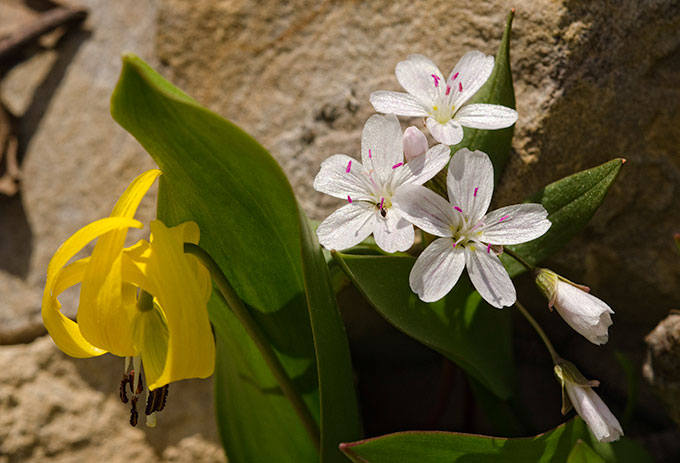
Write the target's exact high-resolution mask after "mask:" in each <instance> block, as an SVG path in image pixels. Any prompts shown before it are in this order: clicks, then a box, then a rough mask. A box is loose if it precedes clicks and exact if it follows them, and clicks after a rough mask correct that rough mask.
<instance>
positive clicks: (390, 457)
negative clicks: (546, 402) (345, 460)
mask: <svg viewBox="0 0 680 463" xmlns="http://www.w3.org/2000/svg"><path fill="white" fill-rule="evenodd" d="M579 441H582V442H585V443H586V444H588V445H589V446H590V447H591V449H590V450H592V449H595V451H596V452H597V455H599V456H600V457H601V459H602V460H603V461H604V462H606V463H633V462H634V461H635V462H639V463H647V462H651V459H650V458H649V455H647V454H646V452H644V450H642V449H641V448H640V447H638V446H636V444H633V443H632V442H631V441H629V440H625V439H622V440H621V441H619V442H616V443H614V444H603V443H600V442H597V441H596V440H595V438H594V437H593V436H592V435H591V434H590V432H589V431H588V429H587V427H586V425H585V423H584V422H583V420H581V419H580V418H575V419H574V420H571V421H569V422H567V423H565V424H562V425H560V426H558V427H557V428H555V429H553V430H551V431H548V432H546V433H544V434H539V435H538V436H534V437H529V438H518V439H506V438H500V437H485V436H479V435H470V434H460V433H452V432H437V431H434V432H422V431H421V432H415V431H410V432H400V433H395V434H388V435H385V436H381V437H376V438H373V439H366V440H363V441H359V442H353V443H349V444H342V445H341V449H342V451H343V452H345V454H346V455H347V456H348V457H349V458H350V459H351V460H352V461H353V462H355V463H395V462H399V463H441V462H447V463H456V462H458V463H463V462H464V463H490V462H493V463H517V462H532V463H564V462H565V461H567V458H568V457H569V454H570V452H572V449H573V448H574V446H575V445H576V443H577V442H579ZM618 447H621V448H622V450H623V451H618V450H615V449H616V448H618ZM581 451H585V450H581ZM602 451H605V452H604V453H602ZM627 451H630V452H631V454H630V455H628V454H626V453H625V452H627ZM631 458H639V459H638V460H633V459H631ZM587 461H590V460H587Z"/></svg>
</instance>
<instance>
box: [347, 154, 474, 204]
mask: <svg viewBox="0 0 680 463" xmlns="http://www.w3.org/2000/svg"><path fill="white" fill-rule="evenodd" d="M350 162H352V161H350ZM347 172H349V170H347ZM477 190H479V188H475V192H474V193H472V196H474V197H475V198H476V197H477Z"/></svg>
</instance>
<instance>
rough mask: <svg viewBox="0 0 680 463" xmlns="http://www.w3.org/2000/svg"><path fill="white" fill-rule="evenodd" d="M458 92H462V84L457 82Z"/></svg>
mask: <svg viewBox="0 0 680 463" xmlns="http://www.w3.org/2000/svg"><path fill="white" fill-rule="evenodd" d="M458 91H459V92H462V91H463V83H462V82H458Z"/></svg>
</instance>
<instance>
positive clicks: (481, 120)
mask: <svg viewBox="0 0 680 463" xmlns="http://www.w3.org/2000/svg"><path fill="white" fill-rule="evenodd" d="M453 118H454V119H455V120H456V121H458V123H459V124H460V125H462V126H463V127H471V128H473V129H492V130H493V129H504V128H506V127H510V126H511V125H512V124H514V123H515V122H517V111H515V110H514V109H511V108H507V107H505V106H501V105H497V104H471V105H466V106H463V107H462V108H460V110H459V111H458V112H457V113H456V114H455V116H454V117H453Z"/></svg>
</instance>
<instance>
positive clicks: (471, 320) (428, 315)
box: [333, 252, 515, 398]
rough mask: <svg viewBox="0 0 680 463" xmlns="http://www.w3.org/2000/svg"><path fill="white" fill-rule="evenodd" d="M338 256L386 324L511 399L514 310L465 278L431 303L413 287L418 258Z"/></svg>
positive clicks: (513, 375)
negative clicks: (489, 299)
mask: <svg viewBox="0 0 680 463" xmlns="http://www.w3.org/2000/svg"><path fill="white" fill-rule="evenodd" d="M333 256H334V258H335V259H336V261H337V262H338V264H339V265H340V266H341V267H342V268H343V270H345V273H346V274H347V276H349V278H350V279H351V280H352V282H353V283H354V284H355V285H356V287H357V288H358V289H359V291H361V292H362V294H363V295H364V297H366V299H367V300H368V301H369V302H370V303H371V305H372V306H373V307H374V308H375V309H376V311H377V312H378V313H379V314H380V315H381V316H382V317H383V318H385V320H387V321H388V322H389V323H391V324H392V325H394V326H395V327H396V328H397V329H399V330H401V331H402V332H404V333H405V334H407V335H409V336H411V337H412V338H414V339H416V340H417V341H419V342H421V343H423V344H425V345H426V346H428V347H430V348H432V349H434V350H436V351H438V352H440V353H441V354H443V355H445V356H446V357H447V358H449V359H451V360H452V361H454V362H456V363H457V364H458V365H460V366H461V367H462V368H463V369H465V371H467V372H468V373H469V374H470V375H472V376H473V377H474V378H475V379H477V380H478V381H479V382H480V383H481V384H482V385H483V386H484V387H486V388H487V389H489V390H490V391H491V392H493V393H494V394H496V395H497V396H499V397H501V398H508V397H510V396H511V395H512V391H513V388H514V378H515V369H514V361H513V357H512V344H511V324H510V311H507V310H506V311H503V310H497V309H495V308H493V307H491V306H489V305H488V304H486V303H485V302H484V301H483V300H482V298H481V297H480V296H479V294H478V293H477V292H476V291H474V290H473V289H472V285H471V283H470V281H469V279H468V278H467V276H466V275H463V276H462V277H461V279H460V280H459V281H458V283H457V284H456V286H455V287H454V289H453V290H452V291H451V292H450V293H449V294H448V296H446V297H445V298H444V299H442V300H441V301H437V302H434V303H429V304H427V303H425V302H422V301H421V300H420V299H418V296H417V295H415V294H414V293H413V292H411V289H410V288H409V284H408V276H409V273H410V271H411V267H412V266H413V264H414V262H415V259H414V258H413V257H394V256H362V255H349V254H340V253H337V252H334V253H333Z"/></svg>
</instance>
